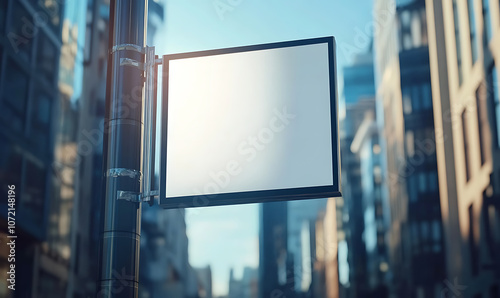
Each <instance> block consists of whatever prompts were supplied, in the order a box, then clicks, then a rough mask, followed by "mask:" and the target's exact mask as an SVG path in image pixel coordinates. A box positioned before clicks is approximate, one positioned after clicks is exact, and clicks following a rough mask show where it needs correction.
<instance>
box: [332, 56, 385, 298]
mask: <svg viewBox="0 0 500 298" xmlns="http://www.w3.org/2000/svg"><path fill="white" fill-rule="evenodd" d="M373 68H374V67H373V52H372V49H371V48H370V49H369V51H368V52H366V53H363V54H360V55H357V56H356V57H355V59H354V61H353V63H352V65H350V66H348V67H345V68H344V70H343V72H344V74H347V75H346V76H345V78H344V98H345V103H346V105H345V110H346V112H345V117H344V118H343V119H342V121H341V158H342V191H343V200H342V201H341V203H342V204H341V207H340V208H341V210H342V211H343V212H344V213H345V214H346V215H347V216H346V217H345V218H346V220H345V222H344V223H343V224H342V231H343V233H341V234H340V235H341V238H342V239H340V241H343V239H345V241H346V243H347V247H348V257H347V261H348V265H349V273H348V274H349V277H348V284H346V283H344V284H345V285H343V287H345V291H346V295H347V297H366V296H370V297H379V296H378V295H380V293H379V292H383V289H385V288H386V287H387V284H386V283H387V277H386V275H387V271H388V268H387V267H388V265H387V248H386V244H387V243H386V234H387V230H388V215H389V206H388V202H387V193H386V191H385V189H384V187H383V185H384V180H383V176H382V166H381V164H382V160H383V159H382V150H381V147H380V144H379V143H380V142H379V134H378V129H379V128H378V126H377V125H376V104H375V82H374V70H373ZM358 86H359V88H358ZM344 235H345V236H344ZM380 297H384V296H380Z"/></svg>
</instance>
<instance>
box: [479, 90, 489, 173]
mask: <svg viewBox="0 0 500 298" xmlns="http://www.w3.org/2000/svg"><path fill="white" fill-rule="evenodd" d="M485 89H486V87H485V85H484V84H480V85H479V87H478V88H477V90H476V107H477V108H476V111H477V122H478V123H477V126H478V130H479V131H478V132H479V145H480V147H481V165H484V163H485V162H486V161H487V160H489V159H490V148H489V147H490V144H491V143H490V142H491V134H490V124H489V123H488V109H487V102H486V90H485Z"/></svg>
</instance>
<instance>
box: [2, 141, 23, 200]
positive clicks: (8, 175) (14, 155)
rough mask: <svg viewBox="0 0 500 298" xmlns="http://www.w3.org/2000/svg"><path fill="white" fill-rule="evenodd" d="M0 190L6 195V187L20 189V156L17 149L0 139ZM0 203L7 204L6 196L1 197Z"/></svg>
mask: <svg viewBox="0 0 500 298" xmlns="http://www.w3.org/2000/svg"><path fill="white" fill-rule="evenodd" d="M9 143H10V144H9ZM0 144H2V146H0V183H1V185H0V189H1V190H2V191H3V193H7V190H8V189H7V185H15V186H16V189H18V188H19V189H20V188H21V171H22V154H21V151H20V150H19V148H17V147H16V146H14V145H13V144H12V143H11V142H8V141H7V140H6V139H4V138H2V137H0ZM0 202H2V203H5V204H7V196H2V197H1V198H0Z"/></svg>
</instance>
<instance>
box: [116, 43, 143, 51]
mask: <svg viewBox="0 0 500 298" xmlns="http://www.w3.org/2000/svg"><path fill="white" fill-rule="evenodd" d="M118 51H135V52H138V53H141V54H144V53H145V50H144V48H143V47H141V46H138V45H136V44H131V43H124V44H118V45H116V46H113V48H111V53H115V52H118Z"/></svg>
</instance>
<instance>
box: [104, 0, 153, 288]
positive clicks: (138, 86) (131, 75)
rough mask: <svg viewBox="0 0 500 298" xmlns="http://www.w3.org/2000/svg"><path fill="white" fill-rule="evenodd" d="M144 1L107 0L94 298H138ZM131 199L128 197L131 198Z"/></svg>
mask: <svg viewBox="0 0 500 298" xmlns="http://www.w3.org/2000/svg"><path fill="white" fill-rule="evenodd" d="M146 24H147V0H111V3H110V24H109V25H110V30H109V33H110V34H109V50H110V51H109V60H108V74H107V76H108V77H107V86H106V88H107V89H106V118H105V121H104V123H105V125H104V127H105V129H104V151H103V155H104V156H103V158H104V159H103V169H104V176H105V177H104V185H103V192H104V200H103V201H102V209H101V210H102V212H103V214H102V216H101V219H102V234H101V242H100V255H99V266H100V270H99V277H98V284H97V295H96V296H97V297H127V298H136V297H138V287H139V247H140V237H141V235H140V233H141V203H140V199H138V200H134V199H127V198H124V197H121V196H120V195H119V193H120V192H127V193H130V194H137V196H136V198H140V192H141V149H142V129H143V124H142V121H141V116H142V105H143V102H142V101H143V97H144V62H145V61H144V60H145V54H144V53H145V51H144V46H145V39H146V30H145V29H146V26H147V25H146ZM131 198H133V196H131Z"/></svg>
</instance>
